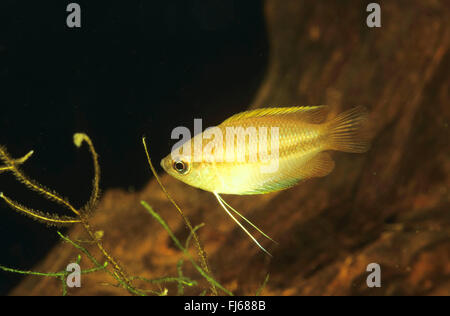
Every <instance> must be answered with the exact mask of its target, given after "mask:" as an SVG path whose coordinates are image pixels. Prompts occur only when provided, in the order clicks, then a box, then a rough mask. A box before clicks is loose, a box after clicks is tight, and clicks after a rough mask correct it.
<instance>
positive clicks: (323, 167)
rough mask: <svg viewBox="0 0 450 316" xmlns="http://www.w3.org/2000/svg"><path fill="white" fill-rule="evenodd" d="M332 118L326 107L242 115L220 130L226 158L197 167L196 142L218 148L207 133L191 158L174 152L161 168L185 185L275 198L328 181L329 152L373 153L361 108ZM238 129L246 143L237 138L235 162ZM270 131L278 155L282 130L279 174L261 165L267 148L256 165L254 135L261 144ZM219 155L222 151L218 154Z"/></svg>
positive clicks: (204, 157) (264, 163)
mask: <svg viewBox="0 0 450 316" xmlns="http://www.w3.org/2000/svg"><path fill="white" fill-rule="evenodd" d="M326 112H327V111H326V107H325V106H314V107H288V108H263V109H258V110H253V111H247V112H243V113H239V114H236V115H234V116H232V117H230V118H229V119H227V120H225V121H224V122H223V123H221V124H220V125H219V126H218V127H217V128H218V129H220V131H221V135H222V136H223V140H222V141H221V142H219V143H218V144H219V146H220V145H222V146H223V149H222V153H223V154H221V155H217V157H214V154H213V155H211V154H209V156H208V153H205V152H203V153H202V159H197V161H195V159H193V157H192V156H193V152H194V146H195V144H194V143H195V141H200V142H201V143H202V148H203V149H204V150H205V149H207V148H208V143H210V142H212V140H211V139H210V138H205V135H204V133H201V134H198V135H196V136H195V137H193V138H192V139H190V140H189V142H190V143H189V145H190V147H191V148H192V150H191V153H190V154H183V153H181V154H178V153H174V152H173V153H171V154H170V155H168V156H167V157H165V158H164V159H163V160H162V161H161V166H162V167H163V168H164V170H165V171H166V172H167V173H169V174H170V175H172V176H173V177H175V178H177V179H178V180H180V181H183V182H185V183H187V184H189V185H191V186H194V187H197V188H200V189H203V190H206V191H209V192H215V193H219V194H240V195H242V194H262V193H269V192H274V191H278V190H283V189H286V188H289V187H291V186H293V185H295V184H296V183H298V182H299V181H301V180H305V179H308V178H313V177H323V176H326V175H327V174H329V173H330V172H331V171H332V170H333V168H334V162H333V160H332V159H331V157H330V155H329V154H328V153H326V152H325V151H328V150H337V151H346V152H354V153H362V152H365V151H366V150H367V148H368V142H367V140H366V138H365V137H363V135H362V134H361V133H360V131H361V127H362V125H363V123H364V121H365V120H366V119H367V112H366V111H365V109H364V108H362V107H356V108H353V109H351V110H349V111H347V112H344V113H342V114H340V115H337V116H335V117H334V118H332V119H330V120H328V121H324V120H325V118H326ZM236 128H241V131H242V132H244V133H245V135H244V136H245V137H246V139H245V142H241V143H238V141H237V140H238V139H237V138H238V137H239V136H237V135H236V136H235V141H234V148H233V149H232V150H233V158H234V159H229V160H227V159H226V153H227V145H228V144H227V141H226V137H227V134H229V133H230V131H233V129H234V130H235V131H236ZM264 128H265V129H266V131H267V137H265V138H266V139H267V149H266V152H268V153H270V152H271V150H272V152H273V145H274V143H276V141H275V142H274V141H272V137H273V136H274V135H272V134H275V133H274V132H273V131H274V129H273V128H277V129H278V144H277V145H278V155H277V157H276V158H277V160H278V168H277V169H276V170H274V171H273V172H263V170H262V167H264V166H266V167H267V168H266V169H268V164H270V161H261V159H260V156H261V155H260V154H261V151H260V150H261V149H264V148H262V147H263V146H259V147H256V148H257V149H256V157H257V159H253V160H252V159H250V158H251V157H250V156H251V151H252V145H251V142H250V140H249V138H250V134H251V133H250V132H249V131H252V130H254V131H256V133H254V134H253V136H255V134H256V137H255V138H256V142H258V141H259V140H260V139H259V136H261V135H258V132H260V131H263V129H264ZM227 132H228V133H227ZM257 145H258V144H257ZM209 147H211V146H209ZM253 148H255V147H253ZM213 151H216V152H217V151H218V150H217V148H215V149H214V150H213ZM239 152H240V153H245V156H244V157H245V158H244V160H243V161H242V159H241V161H239V159H237V158H238V157H237V156H238V153H239ZM266 156H267V157H269V156H270V155H266ZM211 157H212V159H211ZM215 158H217V159H215ZM266 160H267V159H266Z"/></svg>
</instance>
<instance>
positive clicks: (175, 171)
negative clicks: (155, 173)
mask: <svg viewBox="0 0 450 316" xmlns="http://www.w3.org/2000/svg"><path fill="white" fill-rule="evenodd" d="M161 167H162V168H163V169H164V171H166V172H167V173H168V174H170V175H171V176H172V177H174V178H175V179H177V180H179V181H182V182H184V183H186V184H188V185H190V186H193V187H196V188H200V189H203V190H206V191H209V192H214V191H215V189H216V184H217V181H218V177H217V175H216V174H215V172H214V170H215V168H211V165H210V163H207V162H202V161H195V160H194V159H192V157H191V155H183V154H179V153H174V152H172V153H170V154H169V155H167V156H166V157H165V158H163V159H162V160H161Z"/></svg>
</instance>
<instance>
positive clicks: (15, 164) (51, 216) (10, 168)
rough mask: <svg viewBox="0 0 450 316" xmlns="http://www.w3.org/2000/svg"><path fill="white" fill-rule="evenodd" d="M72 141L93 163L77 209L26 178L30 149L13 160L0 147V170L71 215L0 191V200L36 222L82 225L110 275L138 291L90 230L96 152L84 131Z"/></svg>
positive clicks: (96, 185) (96, 197)
mask: <svg viewBox="0 0 450 316" xmlns="http://www.w3.org/2000/svg"><path fill="white" fill-rule="evenodd" d="M73 141H74V144H75V146H76V147H81V145H82V144H83V143H86V144H87V146H88V148H89V151H90V153H91V156H92V161H93V164H94V178H93V180H92V191H91V196H90V198H89V201H88V202H87V203H86V204H85V205H84V206H83V207H82V208H80V209H76V208H75V207H74V206H73V205H72V204H71V203H70V202H69V201H68V199H66V198H63V197H62V196H61V195H60V194H58V193H57V192H55V191H54V190H51V189H49V188H47V187H45V186H43V185H42V184H40V183H39V182H37V181H35V180H33V179H31V178H29V177H28V176H27V175H25V173H24V172H23V171H22V170H21V168H20V165H22V164H23V163H25V162H26V161H27V160H28V159H29V158H30V157H31V155H33V153H34V152H33V151H30V152H29V153H28V154H26V155H25V156H24V157H22V158H19V159H13V158H12V157H11V156H10V155H9V153H8V151H7V150H6V148H5V147H3V146H2V147H0V160H1V161H2V162H3V163H4V164H5V165H4V166H0V172H11V173H12V174H13V176H14V177H15V178H16V179H17V180H18V181H20V182H21V183H23V184H24V185H25V186H26V187H28V188H29V189H30V190H33V191H35V192H37V193H39V194H40V195H42V196H43V197H44V198H46V199H48V200H50V201H53V202H56V203H58V204H60V205H62V206H63V207H65V208H67V209H69V210H70V211H71V212H72V213H73V216H59V215H57V214H55V213H48V212H43V211H39V210H35V209H32V208H30V207H28V206H24V205H22V204H21V203H19V202H17V201H14V200H12V199H10V198H9V197H8V196H6V195H5V194H4V193H3V192H0V198H1V199H3V201H5V202H6V204H8V205H9V206H10V207H11V208H12V209H14V210H16V211H17V212H19V213H21V214H23V215H26V216H29V217H31V218H32V219H35V220H37V221H39V222H42V223H45V224H47V225H49V226H68V225H72V224H75V223H80V224H82V226H83V227H84V229H85V231H86V232H87V234H88V236H89V238H90V239H91V241H92V242H93V243H95V244H96V245H97V247H98V248H99V250H100V251H101V253H102V254H103V255H104V257H105V258H106V261H107V262H108V263H109V265H110V266H111V267H112V269H113V271H112V273H113V276H114V277H115V278H116V279H117V280H118V281H119V282H120V283H121V284H122V285H123V286H124V287H125V288H126V289H127V290H128V291H129V292H131V293H133V294H140V293H139V291H137V290H136V289H135V288H134V287H133V286H132V283H131V280H130V278H129V277H128V275H127V273H126V271H125V270H124V268H123V267H122V266H121V265H120V264H119V263H118V262H117V260H115V259H114V258H113V257H112V256H111V255H110V254H109V253H108V252H107V251H106V249H105V248H104V246H103V243H102V240H101V238H98V234H96V232H95V231H94V230H93V228H92V227H91V225H90V223H89V217H90V216H91V214H92V213H93V211H94V210H95V209H96V207H97V204H98V200H99V196H100V189H99V182H100V166H99V163H98V155H97V152H96V151H95V148H94V145H93V143H92V141H91V139H90V138H89V136H87V135H86V134H84V133H76V134H74V136H73Z"/></svg>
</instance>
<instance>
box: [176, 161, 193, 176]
mask: <svg viewBox="0 0 450 316" xmlns="http://www.w3.org/2000/svg"><path fill="white" fill-rule="evenodd" d="M172 166H173V169H175V171H176V172H178V173H179V174H186V173H187V172H188V171H189V165H188V163H187V162H184V161H183V160H175V161H174V162H173V165H172Z"/></svg>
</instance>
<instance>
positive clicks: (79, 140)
mask: <svg viewBox="0 0 450 316" xmlns="http://www.w3.org/2000/svg"><path fill="white" fill-rule="evenodd" d="M73 140H74V144H75V145H76V146H77V147H81V145H82V144H83V143H86V144H87V146H88V148H89V151H90V153H91V156H92V161H93V164H94V177H93V180H92V192H91V195H90V198H89V201H88V202H87V203H86V204H85V205H84V206H83V207H82V208H79V209H77V208H75V207H74V206H73V205H72V204H71V203H70V202H69V201H68V199H66V198H63V197H62V196H61V195H60V194H58V193H57V192H55V191H54V190H51V189H49V188H47V187H45V186H43V185H42V184H40V183H38V182H37V181H35V180H33V179H31V178H29V177H28V176H26V175H25V173H24V172H23V171H22V170H21V168H20V166H21V165H22V164H24V163H25V162H26V161H27V160H28V159H29V158H30V157H31V156H32V155H33V153H34V152H33V151H30V152H29V153H28V154H26V155H25V156H23V157H21V158H18V159H14V158H12V157H11V156H10V155H9V153H8V151H7V150H6V148H5V147H2V146H0V160H1V161H2V162H3V163H4V165H2V166H0V174H1V173H4V172H11V173H12V174H13V176H14V177H15V178H16V179H17V180H18V181H20V182H21V183H23V184H24V185H25V186H27V187H28V188H29V189H31V190H33V191H35V192H37V193H39V194H40V195H42V196H43V197H44V198H46V199H48V200H50V201H53V202H56V203H58V204H60V205H62V206H63V207H65V208H67V209H68V210H70V211H71V212H72V213H73V216H59V215H57V214H55V213H49V212H43V211H39V210H35V209H32V208H30V207H28V206H24V205H22V204H21V203H19V202H17V201H14V200H13V199H11V198H9V197H8V196H7V195H5V194H4V193H3V192H0V198H1V199H3V201H4V202H5V203H6V204H7V205H8V206H10V207H11V208H12V209H14V210H16V211H17V212H19V213H20V214H23V215H26V216H29V217H31V218H32V219H34V220H37V221H39V222H42V223H44V224H46V225H49V226H58V227H60V226H69V225H73V224H81V225H82V226H83V227H84V229H85V231H86V232H87V234H88V236H89V239H88V240H77V241H73V240H71V239H70V238H69V237H67V236H64V235H63V234H62V233H60V232H58V235H59V237H60V238H61V239H62V240H63V241H64V242H66V243H68V244H70V245H72V246H73V247H75V248H76V249H77V250H78V251H79V252H80V254H79V255H78V257H77V259H76V263H80V261H81V260H82V255H84V256H86V257H87V258H88V259H89V261H90V262H91V263H92V265H93V267H92V268H90V269H85V270H81V271H80V273H81V274H87V273H94V272H106V273H107V274H109V275H110V276H111V277H113V278H114V279H115V280H116V281H117V284H110V283H106V282H105V283H104V284H105V285H112V286H116V287H121V288H124V289H126V290H127V291H128V292H129V293H130V294H132V295H140V296H144V295H147V294H152V295H168V290H167V288H165V287H161V284H165V283H174V282H175V283H177V294H178V295H184V288H185V287H193V286H197V285H198V283H197V281H195V280H191V279H190V278H188V277H186V276H184V275H183V269H182V268H183V265H184V262H185V259H187V260H188V261H189V262H190V263H191V264H192V265H193V267H194V268H195V270H196V271H197V272H198V273H199V274H200V275H201V276H202V277H203V278H204V279H205V280H206V281H207V282H208V283H209V284H210V288H209V291H210V294H211V295H218V294H219V292H218V290H217V289H219V290H220V291H221V292H222V293H224V294H227V295H233V293H232V292H231V291H229V290H227V289H226V288H225V287H224V286H223V285H221V284H220V283H219V282H218V281H216V280H215V279H214V277H213V276H212V273H211V270H210V268H209V266H208V262H207V256H206V253H205V251H204V250H203V247H202V245H201V243H200V240H199V238H198V235H197V230H198V229H199V228H201V227H203V226H204V224H200V225H197V226H195V227H193V226H192V224H191V223H190V221H189V219H188V218H187V217H186V216H185V215H184V213H183V211H182V210H181V208H180V207H179V206H178V205H177V204H176V202H175V201H174V200H173V198H172V197H171V196H170V195H169V193H168V192H167V190H166V188H165V187H164V185H163V184H162V183H161V181H160V179H159V177H158V174H157V173H156V170H155V168H154V167H153V164H152V162H151V159H150V155H149V152H148V148H147V144H146V141H145V138H143V139H142V142H143V145H144V149H145V153H146V155H147V159H148V163H149V166H150V169H151V171H152V173H153V175H154V176H155V178H156V180H157V182H158V183H159V185H160V186H161V189H162V190H163V192H164V193H165V194H166V196H167V198H168V199H169V201H170V202H171V203H172V204H173V205H174V207H175V208H176V209H177V211H178V212H179V213H180V215H181V216H182V218H183V220H184V222H185V224H186V226H187V228H188V230H189V235H188V237H187V239H186V241H185V243H184V245H183V244H182V243H181V241H180V240H179V239H178V238H176V237H175V235H174V233H173V232H172V230H171V229H170V228H169V226H168V224H167V223H166V222H165V221H164V220H163V219H162V217H161V216H160V215H159V214H158V213H157V212H156V211H155V210H154V209H153V208H152V207H151V206H150V205H149V204H147V203H146V202H145V201H141V204H142V206H143V207H144V208H145V209H146V210H147V211H148V212H149V214H150V215H152V216H153V217H154V218H155V219H156V220H157V221H158V222H159V224H160V225H161V226H162V227H163V228H164V229H165V230H166V231H167V233H168V235H169V236H170V238H171V239H172V240H173V242H174V243H175V245H176V246H177V247H178V249H179V250H180V251H181V252H182V253H183V254H184V258H181V259H180V260H179V261H178V263H177V269H176V270H177V274H178V275H177V276H169V277H160V278H155V279H148V278H144V277H140V276H129V274H128V273H127V272H126V270H125V269H124V268H123V267H122V266H121V265H120V264H119V263H118V261H117V260H116V259H115V258H114V257H112V256H111V255H110V253H109V252H108V251H107V250H106V249H105V247H104V246H103V243H102V237H103V234H104V232H103V231H100V230H94V229H93V228H92V227H91V224H90V223H89V219H90V217H91V215H92V213H93V212H94V211H95V209H96V208H97V205H98V201H99V197H100V189H99V182H100V167H99V163H98V155H97V153H96V151H95V148H94V145H93V143H92V141H91V139H90V138H89V137H88V136H87V135H86V134H83V133H77V134H75V135H74V139H73ZM191 240H194V242H195V244H196V248H197V252H198V254H199V258H200V264H197V262H196V261H195V260H194V258H193V257H192V255H191V254H190V253H189V252H188V249H189V246H190V242H191ZM82 243H92V244H95V245H96V246H97V247H98V249H99V250H100V251H101V253H102V254H103V256H104V258H105V261H104V263H103V264H102V263H100V262H99V261H98V260H97V259H96V258H95V257H94V256H93V255H92V254H91V253H90V252H89V251H88V250H87V249H86V248H85V247H83V246H82V245H81V244H82ZM0 270H3V271H5V272H11V273H18V274H26V275H34V276H40V277H50V278H56V279H59V280H60V281H61V284H62V294H63V295H66V294H67V285H66V279H67V276H68V275H69V272H67V271H65V270H63V271H59V272H37V271H25V270H20V269H16V268H10V267H5V266H2V265H0ZM135 280H139V281H143V282H146V283H148V284H151V285H157V286H158V287H159V290H158V291H156V290H153V289H142V288H138V287H136V286H135V285H133V281H135ZM267 280H268V276H267V278H266V280H265V281H264V283H263V286H262V287H261V288H260V289H259V290H258V292H257V294H259V293H260V292H261V290H262V288H263V287H264V286H265V284H266V283H267ZM206 294H207V290H203V291H202V292H201V294H200V295H206Z"/></svg>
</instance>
